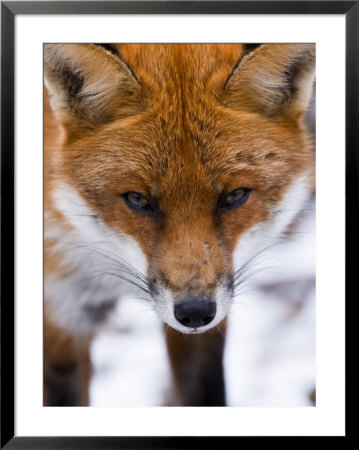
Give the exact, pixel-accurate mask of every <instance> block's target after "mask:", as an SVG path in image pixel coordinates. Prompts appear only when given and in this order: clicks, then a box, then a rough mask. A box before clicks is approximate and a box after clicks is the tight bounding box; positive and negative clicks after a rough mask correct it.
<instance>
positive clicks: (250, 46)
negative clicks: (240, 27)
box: [243, 44, 262, 55]
mask: <svg viewBox="0 0 359 450" xmlns="http://www.w3.org/2000/svg"><path fill="white" fill-rule="evenodd" d="M243 45H244V55H246V54H247V53H250V52H253V50H256V49H257V48H258V47H260V46H261V45H262V44H243Z"/></svg>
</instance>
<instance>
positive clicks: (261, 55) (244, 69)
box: [222, 44, 315, 118]
mask: <svg viewBox="0 0 359 450" xmlns="http://www.w3.org/2000/svg"><path fill="white" fill-rule="evenodd" d="M314 76H315V44H263V45H261V46H259V47H257V48H255V49H254V50H252V51H249V52H248V53H245V54H244V56H243V57H242V58H241V59H240V60H239V61H238V62H237V64H236V65H235V67H234V68H233V70H232V72H231V74H230V75H229V76H228V78H227V81H226V83H225V86H224V92H223V99H222V101H223V104H224V105H225V106H227V107H229V108H232V109H235V110H246V111H251V112H259V113H261V114H264V115H267V116H277V115H287V116H291V117H293V118H298V117H300V116H301V115H302V113H303V112H304V111H305V110H306V109H307V107H308V104H309V101H310V97H311V93H312V89H313V82H314Z"/></svg>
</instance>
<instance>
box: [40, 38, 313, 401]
mask: <svg viewBox="0 0 359 450" xmlns="http://www.w3.org/2000/svg"><path fill="white" fill-rule="evenodd" d="M117 52H118V54H117ZM314 59H315V58H314V47H313V46H311V45H299V44H290V45H285V44H273V45H271V44H267V45H263V46H261V47H259V49H256V50H254V51H250V52H248V53H246V47H245V46H243V45H240V44H238V45H234V44H233V45H232V44H221V45H217V44H175V45H174V44H166V45H165V44H160V45H159V44H136V45H135V44H123V45H122V44H121V45H117V46H116V50H114V51H113V52H110V51H108V50H106V49H104V48H102V47H100V46H95V45H91V44H81V45H78V44H71V45H69V44H65V45H56V44H54V45H48V46H45V75H46V80H47V86H48V90H49V92H50V98H51V103H52V107H53V110H54V112H55V114H56V117H57V120H58V124H60V127H58V124H57V123H56V121H55V119H54V118H53V116H52V113H51V111H50V110H49V108H48V104H47V96H46V94H45V105H46V107H45V162H46V165H45V182H46V183H47V184H46V186H47V188H46V190H45V192H46V196H45V202H46V205H45V207H46V209H47V211H48V214H49V217H50V219H48V220H49V221H51V220H53V221H55V222H56V223H60V224H61V226H62V227H63V230H65V231H66V230H70V229H71V225H70V224H69V223H68V220H67V219H66V217H64V216H63V215H62V213H61V212H60V211H58V209H57V207H56V205H54V202H53V198H52V190H53V188H54V187H56V186H57V185H58V182H59V181H61V182H63V181H64V182H66V183H67V184H68V185H70V186H71V187H72V188H73V189H74V190H75V191H76V192H77V193H78V195H79V196H80V197H81V198H82V199H83V201H84V202H85V203H86V204H87V205H88V206H89V208H90V209H91V210H92V211H93V212H94V214H96V215H98V216H99V217H100V218H101V220H102V221H103V222H104V223H105V224H106V225H107V226H108V227H109V228H110V229H111V230H115V231H117V232H118V233H120V234H121V233H122V234H125V235H126V236H130V237H131V238H133V239H134V241H135V242H136V243H137V244H138V245H139V247H140V249H141V250H142V252H143V254H144V255H145V257H146V259H147V262H148V273H147V274H146V276H147V278H148V280H149V282H150V283H153V284H154V285H155V284H156V283H157V284H161V286H165V287H166V289H168V290H169V291H170V292H171V294H172V295H173V298H174V302H176V301H180V300H181V299H182V298H184V297H185V296H186V295H188V294H189V293H190V294H191V295H200V294H201V293H206V295H208V296H213V293H214V292H215V291H216V290H217V289H218V288H219V286H220V285H221V284H223V283H224V281H223V280H224V279H226V278H230V277H231V276H233V270H234V269H233V261H232V254H233V252H234V249H235V247H236V245H237V243H238V241H239V240H240V239H241V237H242V236H244V235H245V233H246V232H247V231H248V230H250V229H251V228H253V227H254V226H255V225H256V224H259V223H262V222H265V221H266V220H268V219H269V218H270V215H271V211H272V209H273V208H274V207H275V206H276V205H277V204H278V203H279V202H280V200H281V199H282V197H283V195H284V193H285V192H286V190H287V188H288V186H289V185H290V183H291V181H292V180H293V179H296V178H297V177H299V176H300V175H301V174H303V173H309V171H312V172H313V152H312V148H311V143H310V140H309V138H308V133H307V131H306V128H305V126H304V122H303V115H304V112H305V110H306V107H307V104H308V102H309V97H310V92H311V87H312V80H313V75H314ZM238 61H239V62H238ZM237 62H238V63H237ZM60 130H61V132H60ZM59 135H61V139H60V141H58V136H59ZM56 140H57V141H58V142H60V143H59V144H56V145H55V141H56ZM238 187H248V188H250V189H251V195H250V197H249V199H248V201H247V202H246V203H245V205H244V206H243V207H240V208H237V209H234V210H232V211H230V212H228V213H225V214H218V212H216V208H217V204H218V198H219V196H220V195H221V193H223V192H225V193H230V192H231V191H233V190H234V189H236V188H238ZM128 191H134V192H139V193H141V194H143V195H145V196H146V197H148V198H153V199H155V201H156V203H157V205H159V210H160V213H159V214H158V215H157V216H153V215H152V216H151V215H148V216H141V215H140V214H138V213H137V212H136V211H133V210H130V209H129V208H128V207H127V205H126V204H125V203H124V201H123V198H122V197H121V194H123V193H125V192H128ZM48 223H49V222H48ZM55 247H56V238H51V237H50V238H48V239H47V241H46V243H45V273H46V276H47V277H55V278H56V277H61V276H63V275H64V274H66V271H71V270H72V268H71V261H69V260H68V259H67V260H66V263H65V262H64V261H63V256H64V255H63V252H65V249H63V250H61V249H59V248H56V250H54V248H55ZM153 289H154V290H155V288H153ZM181 339H182V338H178V339H177V341H178V342H179V341H181ZM186 339H190V338H186ZM175 341H176V339H174V338H173V339H172V338H171V339H170V343H169V351H170V354H171V355H172V356H171V360H172V362H173V365H174V366H177V365H178V364H177V363H175V361H177V360H178V358H176V356H175V353H176V350H175V349H174V342H175ZM203 341H204V342H205V341H206V339H205V338H203ZM184 347H186V346H184ZM203 351H204V350H203ZM45 357H46V355H45ZM180 359H181V358H180V357H179V360H180ZM178 370H179V371H180V369H178ZM180 403H181V402H180Z"/></svg>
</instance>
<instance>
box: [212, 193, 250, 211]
mask: <svg viewBox="0 0 359 450" xmlns="http://www.w3.org/2000/svg"><path fill="white" fill-rule="evenodd" d="M250 191H251V190H250V189H248V188H244V187H240V188H237V189H234V191H232V192H230V193H229V194H228V195H227V196H226V197H222V201H221V202H220V205H219V209H220V210H222V211H225V210H229V209H232V208H236V207H237V206H240V205H243V203H244V202H245V201H246V200H247V199H248V197H249V193H250Z"/></svg>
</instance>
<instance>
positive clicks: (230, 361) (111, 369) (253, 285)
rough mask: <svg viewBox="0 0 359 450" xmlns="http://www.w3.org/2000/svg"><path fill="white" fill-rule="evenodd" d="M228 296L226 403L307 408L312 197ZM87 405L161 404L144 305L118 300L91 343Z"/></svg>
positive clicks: (160, 375) (311, 363) (161, 370)
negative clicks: (108, 322)
mask: <svg viewBox="0 0 359 450" xmlns="http://www.w3.org/2000/svg"><path fill="white" fill-rule="evenodd" d="M261 267H263V269H264V270H261V271H260V272H258V273H257V275H254V276H253V278H252V279H251V280H250V281H249V282H248V283H246V288H245V289H244V293H243V295H241V296H239V297H238V298H236V300H235V302H234V304H233V306H232V310H231V313H230V315H229V321H228V333H227V341H226V349H225V358H224V369H225V380H226V393H227V404H228V406H253V407H265V406H293V407H298V406H313V402H312V401H311V400H310V393H311V392H312V390H313V389H314V388H315V375H316V374H315V365H316V360H315V320H316V317H315V202H314V200H312V201H311V202H309V203H308V205H306V208H305V210H304V211H303V212H302V213H301V214H300V217H299V218H298V220H297V222H296V225H295V227H294V228H292V230H291V233H290V235H289V236H287V237H286V238H285V239H284V240H283V243H281V244H279V245H276V246H274V247H272V248H270V249H269V250H268V251H267V252H266V253H265V254H264V256H263V257H262V258H261V264H260V266H256V269H257V268H261ZM92 359H93V364H94V376H93V378H92V382H91V386H90V405H91V406H101V407H120V406H126V407H127V406H136V407H143V406H161V405H162V404H163V401H164V398H165V395H166V390H167V389H168V387H169V385H170V369H169V363H168V358H167V354H166V348H165V342H164V336H163V333H162V328H161V323H160V321H159V319H158V318H157V317H156V315H155V313H154V312H153V311H152V309H151V305H150V304H149V303H148V302H146V301H144V300H138V299H134V298H127V299H124V300H123V301H121V302H120V303H119V305H118V308H117V310H116V312H115V314H114V316H113V320H112V323H111V327H110V328H109V329H107V331H106V332H103V333H101V334H100V335H98V337H97V338H96V339H95V341H94V343H93V346H92Z"/></svg>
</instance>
